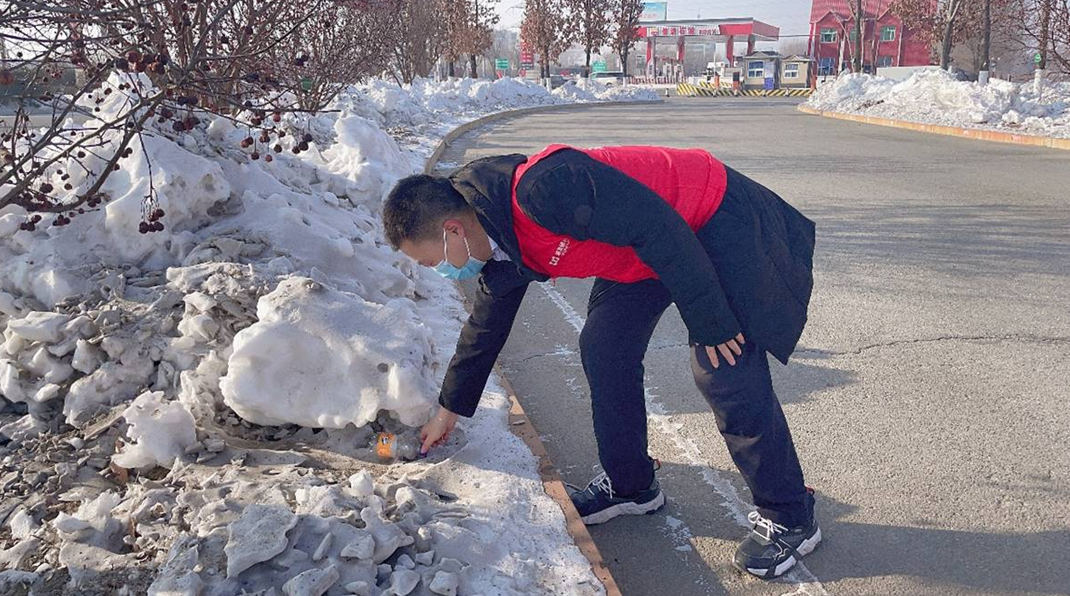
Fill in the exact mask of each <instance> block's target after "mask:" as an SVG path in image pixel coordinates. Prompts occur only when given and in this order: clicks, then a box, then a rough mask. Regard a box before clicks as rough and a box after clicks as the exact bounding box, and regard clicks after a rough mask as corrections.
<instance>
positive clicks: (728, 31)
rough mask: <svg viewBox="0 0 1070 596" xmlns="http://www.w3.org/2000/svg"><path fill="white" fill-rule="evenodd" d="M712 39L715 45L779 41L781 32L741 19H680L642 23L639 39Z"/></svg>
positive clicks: (759, 22)
mask: <svg viewBox="0 0 1070 596" xmlns="http://www.w3.org/2000/svg"><path fill="white" fill-rule="evenodd" d="M695 36H701V37H713V38H715V39H714V41H728V40H729V39H731V38H740V39H743V40H748V39H750V38H751V37H753V39H754V41H776V40H778V39H780V28H779V27H774V26H773V25H769V24H766V23H763V22H761V21H756V20H754V19H752V18H749V17H748V18H742V19H683V20H676V21H641V22H640V23H639V37H695Z"/></svg>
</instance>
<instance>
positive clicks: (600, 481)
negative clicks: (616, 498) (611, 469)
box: [587, 472, 613, 499]
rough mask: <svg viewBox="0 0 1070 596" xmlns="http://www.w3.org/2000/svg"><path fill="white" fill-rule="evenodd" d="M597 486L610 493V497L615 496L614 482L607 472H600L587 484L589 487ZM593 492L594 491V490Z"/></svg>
mask: <svg viewBox="0 0 1070 596" xmlns="http://www.w3.org/2000/svg"><path fill="white" fill-rule="evenodd" d="M592 487H593V488H597V489H600V490H601V491H602V492H604V493H606V494H607V495H609V498H610V499H612V498H613V483H612V482H610V481H609V476H608V475H607V474H606V473H605V472H601V473H599V474H598V475H597V476H595V477H594V479H593V480H591V481H590V482H589V483H588V484H587V488H588V489H591V488H592ZM592 492H593V491H592Z"/></svg>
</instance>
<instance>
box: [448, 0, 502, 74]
mask: <svg viewBox="0 0 1070 596" xmlns="http://www.w3.org/2000/svg"><path fill="white" fill-rule="evenodd" d="M497 3H498V0H470V3H466V4H467V11H466V17H467V18H466V20H465V21H466V26H465V27H463V28H462V29H461V30H460V31H459V32H458V34H459V37H460V39H459V40H458V46H459V48H460V49H461V50H462V53H465V54H468V56H469V66H470V71H469V76H471V77H472V78H473V79H474V78H476V76H477V74H476V58H477V57H478V56H479V55H480V54H482V53H483V52H484V51H486V49H487V48H489V47H490V46H491V44H492V43H493V42H494V35H493V33H494V25H496V24H498V14H497V13H496V12H495V11H494V5H495V4H497Z"/></svg>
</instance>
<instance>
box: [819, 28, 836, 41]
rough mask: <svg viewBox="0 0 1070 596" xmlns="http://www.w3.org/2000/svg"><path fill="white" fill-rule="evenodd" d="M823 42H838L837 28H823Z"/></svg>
mask: <svg viewBox="0 0 1070 596" xmlns="http://www.w3.org/2000/svg"><path fill="white" fill-rule="evenodd" d="M821 43H836V30H835V29H832V28H829V29H822V30H821Z"/></svg>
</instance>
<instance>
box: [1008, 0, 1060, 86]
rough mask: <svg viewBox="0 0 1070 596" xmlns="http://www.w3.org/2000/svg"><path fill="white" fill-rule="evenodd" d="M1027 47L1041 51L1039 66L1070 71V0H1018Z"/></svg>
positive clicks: (1041, 68) (1040, 67)
mask: <svg viewBox="0 0 1070 596" xmlns="http://www.w3.org/2000/svg"><path fill="white" fill-rule="evenodd" d="M1017 2H1018V6H1017V14H1018V16H1019V18H1020V19H1021V21H1022V24H1023V31H1024V37H1025V39H1026V48H1027V49H1029V50H1030V51H1031V52H1035V53H1037V54H1040V62H1039V63H1037V64H1036V66H1037V68H1038V69H1040V70H1046V69H1049V68H1052V67H1053V65H1054V68H1055V69H1058V70H1061V71H1063V72H1066V73H1070V0H1017Z"/></svg>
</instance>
